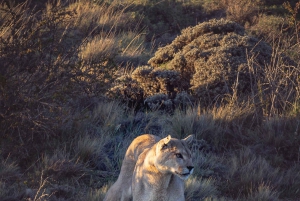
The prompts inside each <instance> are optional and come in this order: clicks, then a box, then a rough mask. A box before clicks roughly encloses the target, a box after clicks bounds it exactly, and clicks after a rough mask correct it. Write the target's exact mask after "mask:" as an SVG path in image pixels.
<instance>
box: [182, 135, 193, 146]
mask: <svg viewBox="0 0 300 201" xmlns="http://www.w3.org/2000/svg"><path fill="white" fill-rule="evenodd" d="M182 140H183V141H185V142H186V143H187V144H191V143H192V142H193V140H194V135H189V136H187V137H186V138H184V139H182Z"/></svg>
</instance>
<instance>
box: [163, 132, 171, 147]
mask: <svg viewBox="0 0 300 201" xmlns="http://www.w3.org/2000/svg"><path fill="white" fill-rule="evenodd" d="M171 138H172V137H171V135H168V136H167V137H165V138H164V139H162V140H161V149H165V148H167V147H168V143H169V142H170V140H171Z"/></svg>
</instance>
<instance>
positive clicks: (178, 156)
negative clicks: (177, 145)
mask: <svg viewBox="0 0 300 201" xmlns="http://www.w3.org/2000/svg"><path fill="white" fill-rule="evenodd" d="M175 156H176V157H177V158H183V156H182V154H179V153H178V154H175Z"/></svg>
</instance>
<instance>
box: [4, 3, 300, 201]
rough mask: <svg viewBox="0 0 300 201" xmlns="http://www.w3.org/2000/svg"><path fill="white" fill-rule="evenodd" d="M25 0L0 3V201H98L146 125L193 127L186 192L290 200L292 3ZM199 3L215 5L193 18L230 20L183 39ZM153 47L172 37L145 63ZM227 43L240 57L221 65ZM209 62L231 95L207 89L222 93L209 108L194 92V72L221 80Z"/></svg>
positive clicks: (293, 171)
mask: <svg viewBox="0 0 300 201" xmlns="http://www.w3.org/2000/svg"><path fill="white" fill-rule="evenodd" d="M212 2H214V3H215V4H211V3H212ZM32 3H33V4H31V5H30V3H29V1H24V3H21V4H13V3H11V2H10V1H1V0H0V63H1V68H0V127H1V129H0V130H1V131H0V160H1V162H0V200H36V201H37V200H43V201H44V200H49V201H58V200H59V201H64V200H95V201H96V200H102V199H103V198H104V195H105V193H106V191H107V189H108V187H109V186H110V185H111V184H112V182H113V181H115V180H116V178H117V176H118V174H119V171H120V167H121V163H122V159H123V157H124V153H125V152H126V149H127V147H128V145H129V144H130V142H131V141H132V140H133V139H134V138H135V137H136V136H138V135H140V134H143V133H152V134H155V135H158V136H161V137H164V136H166V135H168V134H171V135H172V136H173V137H177V138H182V137H184V136H186V135H188V134H195V136H196V139H197V140H196V141H195V142H194V146H192V149H193V152H194V153H193V157H194V163H195V167H196V168H195V171H194V173H193V176H192V177H191V178H190V179H189V180H188V181H187V182H186V191H185V195H186V199H187V200H190V201H192V200H207V201H208V200H236V201H237V200H253V201H254V200H272V201H273V200H297V199H298V198H299V197H300V191H299V189H300V174H299V169H300V165H299V163H300V150H299V145H300V137H299V135H300V131H299V125H300V122H299V111H300V109H299V64H300V63H299V54H297V53H298V52H299V47H300V46H299V41H298V36H297V35H296V34H298V32H297V31H296V30H295V28H296V27H295V26H294V25H297V23H298V21H297V20H298V19H297V18H291V17H293V16H294V14H295V13H296V12H297V10H296V9H294V8H290V9H289V11H288V12H287V18H285V17H278V16H269V15H266V14H261V15H257V11H258V10H259V5H260V4H259V2H258V1H247V2H245V1H243V0H240V1H237V0H234V1H227V0H226V1H225V0H224V1H218V2H216V1H203V2H199V1H193V0H188V1H187V0H185V1H181V0H177V1H163V2H162V1H146V0H145V1H117V0H115V1H94V2H91V1H87V0H80V1H56V2H55V3H51V2H48V3H47V2H44V3H41V2H40V1H38V2H36V1H34V0H32ZM35 3H38V4H35ZM250 3H252V5H254V6H252V5H250ZM32 5H36V6H37V7H35V8H33V7H34V6H32ZM199 5H202V6H203V7H205V6H207V5H210V9H211V10H210V11H209V12H210V13H209V15H205V16H203V18H201V19H204V18H210V17H211V16H212V15H213V14H214V13H218V12H220V9H221V15H222V12H223V13H225V14H227V17H228V18H227V19H223V20H213V21H210V22H205V23H202V24H199V25H197V26H195V27H189V28H187V29H185V30H183V32H182V34H181V35H180V34H179V32H176V30H177V31H178V30H180V29H182V28H185V27H186V26H189V25H196V23H197V22H196V21H197V20H195V19H196V18H197V19H200V18H198V17H199V16H201V15H204V14H203V13H202V8H203V7H202V8H201V9H200V8H199V7H198V6H199ZM241 5H243V6H241ZM193 6H194V7H193ZM203 9H205V8H203ZM222 9H223V10H222ZM217 10H218V11H217ZM143 11H144V12H143ZM196 11H197V12H199V13H198V14H196V13H195V12H196ZM200 11H201V12H200ZM289 12H291V13H289ZM165 13H167V14H168V16H169V17H168V19H165V18H164V19H159V17H161V16H163V14H165ZM219 14H220V13H219ZM219 14H218V16H220V15H219ZM141 17H142V19H141ZM181 18H182V19H181ZM191 18H193V20H194V21H195V22H194V24H193V23H192V21H193V20H191ZM158 19H159V20H158ZM228 19H231V20H234V21H238V22H240V23H242V24H245V25H246V29H244V28H243V27H242V26H240V25H238V24H236V23H235V22H233V21H229V20H228ZM291 19H292V20H294V22H296V23H294V25H293V26H291V24H290V23H287V22H288V21H291ZM287 20H288V21H287ZM275 21H276V22H275ZM224 22H226V23H224ZM248 22H249V23H248ZM147 26H148V27H147ZM248 31H250V32H251V33H252V34H255V35H256V36H257V37H259V38H260V39H263V40H266V41H267V42H268V43H269V45H266V44H265V43H263V42H262V41H260V39H255V38H254V37H253V36H247V34H248V33H249V32H248ZM174 33H176V34H178V35H179V36H178V37H177V38H176V39H175V40H174V41H173V42H171V39H174V36H173V34H174ZM151 34H152V35H151ZM153 34H154V35H155V37H152V36H153ZM149 38H150V39H151V40H149ZM156 40H157V41H156ZM154 41H155V42H154ZM158 41H164V42H166V41H170V44H169V45H168V46H166V47H164V48H160V49H159V50H158V51H157V52H156V53H155V55H154V57H153V58H152V59H151V60H150V61H149V64H150V65H151V66H143V65H145V63H146V61H147V60H148V58H150V56H153V55H150V54H152V53H153V50H155V48H156V44H158ZM237 45H239V47H241V46H243V47H246V49H247V48H248V49H247V50H249V51H248V52H247V51H246V52H244V51H241V52H242V53H243V54H242V56H240V57H239V56H237V55H236V57H235V58H236V59H235V60H231V59H232V58H233V56H232V54H233V53H237V54H238V53H241V52H237V51H234V50H236V49H237V48H236V47H237ZM153 47H154V49H153ZM255 48H256V49H255ZM255 50H257V51H255ZM259 52H262V53H264V54H265V56H267V58H268V61H269V62H267V63H265V62H263V59H265V57H264V56H259V55H258V54H257V53H259ZM199 55H200V56H199ZM287 56H288V57H287ZM288 58H289V59H288ZM205 59H206V60H205ZM226 59H228V60H226ZM240 61H242V62H240ZM226 62H227V63H228V65H227V63H226ZM239 62H240V63H239ZM195 64H197V68H195V67H194V65H195ZM200 64H201V65H200ZM225 64H226V65H225ZM238 64H243V65H242V66H243V67H245V68H242V69H241V68H238V67H237V66H238ZM124 66H127V67H128V69H125V70H124V68H123V67H124ZM138 66H140V67H138ZM216 66H218V67H220V68H219V70H220V69H222V70H223V71H225V70H228V69H230V70H231V72H227V74H226V73H225V74H223V75H226V76H227V77H226V76H223V77H222V76H221V78H222V79H221V80H223V78H224V79H225V78H226V79H227V78H228V80H226V82H222V83H223V85H222V86H223V87H224V86H225V85H226V84H227V91H226V93H222V97H221V96H220V93H219V92H218V91H217V90H208V91H210V92H211V93H212V94H217V96H216V97H214V100H219V101H212V102H210V101H207V102H208V106H209V107H206V105H205V104H202V103H201V101H199V98H201V99H203V98H205V96H202V95H199V96H198V97H195V96H194V95H195V94H194V93H191V92H192V91H191V88H190V87H191V85H194V87H196V86H195V85H197V84H199V83H200V81H199V80H197V79H198V78H200V77H201V76H203V75H205V76H206V78H205V79H204V78H203V77H202V78H203V79H202V80H201V82H203V83H204V84H207V83H208V81H209V80H212V79H214V78H218V79H215V80H214V81H213V82H211V83H219V82H220V76H219V75H220V74H218V72H217V70H218V69H216V72H212V69H215V67H216ZM136 67H138V68H136ZM204 67H205V68H204ZM233 67H234V68H233ZM234 69H239V70H245V71H244V72H245V73H246V74H247V73H248V74H247V75H249V76H250V77H249V76H248V78H249V79H250V81H249V79H248V81H249V82H244V78H245V77H242V76H241V73H237V72H235V71H234ZM249 72H251V73H249ZM217 74H218V76H219V77H218V76H217ZM196 75H197V76H196ZM198 75H199V76H198ZM262 75H263V76H262ZM116 77H117V79H115V78H116ZM229 78H230V79H229ZM191 80H194V81H193V82H191ZM114 81H115V83H116V85H112V83H113V82H114ZM200 85H201V84H199V86H200ZM241 85H243V86H245V87H248V88H249V91H248V92H249V93H248V96H244V95H242V94H241V93H240V91H241V90H240V89H241V88H240V87H241ZM112 86H113V87H112ZM225 88H226V86H225ZM109 89H111V91H110V92H114V90H115V91H117V93H115V94H114V93H111V96H110V97H109V98H110V99H109V98H108V97H107V94H108V92H109ZM212 89H214V86H213V84H212ZM216 91H217V92H216ZM228 91H229V92H230V93H227V92H228ZM199 94H201V93H199ZM116 96H119V97H121V100H118V101H116V100H114V99H115V97H116ZM199 102H200V104H199ZM124 103H125V104H124Z"/></svg>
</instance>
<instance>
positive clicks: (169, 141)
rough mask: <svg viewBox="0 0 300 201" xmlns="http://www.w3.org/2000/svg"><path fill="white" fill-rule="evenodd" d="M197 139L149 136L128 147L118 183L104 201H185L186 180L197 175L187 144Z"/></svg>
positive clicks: (112, 187)
mask: <svg viewBox="0 0 300 201" xmlns="http://www.w3.org/2000/svg"><path fill="white" fill-rule="evenodd" d="M192 138H193V136H188V137H187V138H185V139H183V140H178V139H175V138H171V136H168V137H166V138H164V139H160V138H159V137H157V136H154V135H150V134H145V135H141V136H139V137H137V138H135V139H134V140H133V141H132V143H131V144H130V146H129V147H128V149H127V151H126V154H125V157H124V160H123V163H122V167H121V172H120V175H119V177H118V180H117V181H116V182H115V183H114V184H113V185H112V186H111V188H110V189H109V190H108V192H107V194H106V197H105V198H104V201H119V200H121V201H130V200H131V199H133V201H142V200H143V201H152V200H153V201H157V200H159V201H175V200H176V201H183V200H185V199H184V180H185V179H187V178H188V176H189V175H190V174H191V173H192V171H193V163H192V159H191V152H190V150H189V148H188V146H187V143H190V142H191V141H192Z"/></svg>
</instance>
